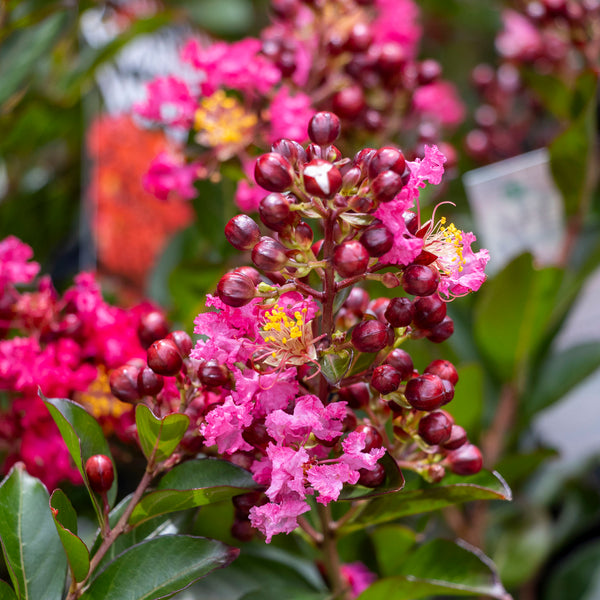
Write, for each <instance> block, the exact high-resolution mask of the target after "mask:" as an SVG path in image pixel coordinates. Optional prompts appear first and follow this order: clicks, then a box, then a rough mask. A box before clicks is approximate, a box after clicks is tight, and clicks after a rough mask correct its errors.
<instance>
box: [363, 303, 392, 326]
mask: <svg viewBox="0 0 600 600" xmlns="http://www.w3.org/2000/svg"><path fill="white" fill-rule="evenodd" d="M389 304H390V299H389V298H383V297H382V298H375V300H371V302H369V308H368V312H369V313H372V314H374V315H375V316H376V317H377V319H378V320H379V321H381V322H382V323H384V324H386V325H387V321H386V318H385V311H386V310H387V307H388V306H389Z"/></svg>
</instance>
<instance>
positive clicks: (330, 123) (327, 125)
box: [308, 111, 341, 146]
mask: <svg viewBox="0 0 600 600" xmlns="http://www.w3.org/2000/svg"><path fill="white" fill-rule="evenodd" d="M340 129H341V128H340V120H339V118H338V116H337V115H335V114H333V113H331V112H325V111H323V112H318V113H317V114H316V115H314V116H313V117H312V119H311V120H310V121H309V123H308V137H309V138H310V140H311V142H314V143H315V144H318V145H319V146H326V145H328V144H333V142H335V140H337V139H338V137H339V135H340Z"/></svg>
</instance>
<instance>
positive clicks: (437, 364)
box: [424, 358, 458, 385]
mask: <svg viewBox="0 0 600 600" xmlns="http://www.w3.org/2000/svg"><path fill="white" fill-rule="evenodd" d="M424 372H425V373H433V374H434V375H437V376H438V377H440V378H442V379H447V380H448V381H449V382H450V383H452V385H456V384H457V383H458V372H457V370H456V367H455V366H454V365H453V364H452V363H451V362H450V361H449V360H443V359H441V358H440V359H437V360H434V361H432V362H431V363H429V365H428V366H427V368H426V369H425V371H424Z"/></svg>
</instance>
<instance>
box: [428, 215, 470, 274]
mask: <svg viewBox="0 0 600 600" xmlns="http://www.w3.org/2000/svg"><path fill="white" fill-rule="evenodd" d="M428 238H429V239H428V240H427V241H426V249H428V250H430V251H431V252H432V253H433V254H437V255H438V257H440V258H442V260H443V261H444V260H445V261H449V262H451V263H457V262H458V267H457V268H458V272H459V273H460V272H461V271H462V270H463V266H464V264H465V262H466V261H465V258H464V256H463V245H464V244H463V232H462V231H461V230H460V229H457V227H456V226H455V225H454V223H450V224H449V225H446V217H442V218H441V219H440V221H439V223H438V224H437V226H436V227H435V228H434V230H433V232H432V233H431V234H430V235H429V236H428Z"/></svg>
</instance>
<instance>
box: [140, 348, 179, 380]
mask: <svg viewBox="0 0 600 600" xmlns="http://www.w3.org/2000/svg"><path fill="white" fill-rule="evenodd" d="M182 365H183V359H182V358H181V354H180V353H179V349H178V348H177V345H176V344H175V342H174V341H173V340H167V339H163V340H158V341H156V342H154V343H153V344H152V345H151V346H150V348H148V366H149V367H150V368H151V369H152V370H153V371H154V372H155V373H158V374H159V375H166V376H172V375H177V373H179V370H180V369H181V367H182Z"/></svg>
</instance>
